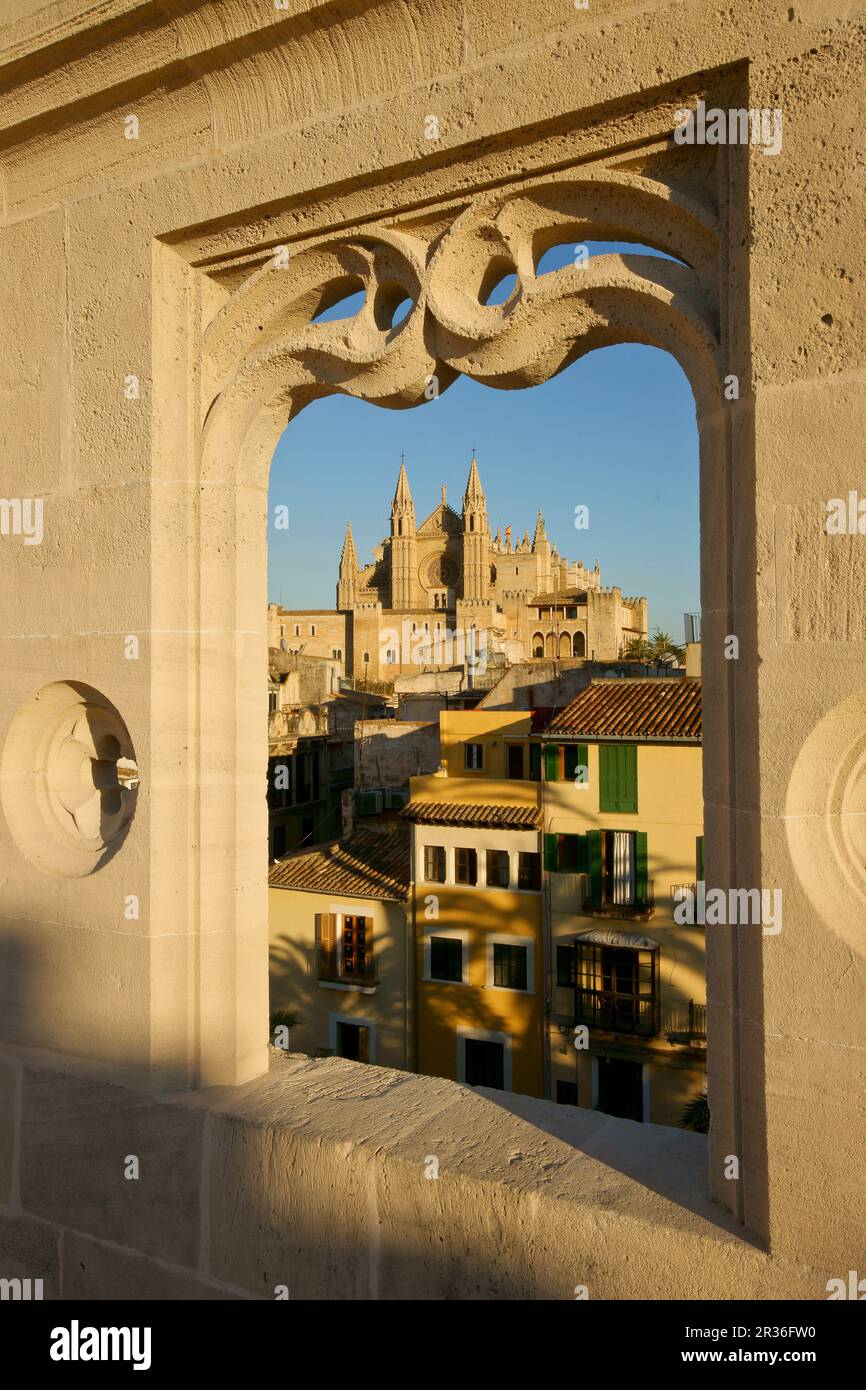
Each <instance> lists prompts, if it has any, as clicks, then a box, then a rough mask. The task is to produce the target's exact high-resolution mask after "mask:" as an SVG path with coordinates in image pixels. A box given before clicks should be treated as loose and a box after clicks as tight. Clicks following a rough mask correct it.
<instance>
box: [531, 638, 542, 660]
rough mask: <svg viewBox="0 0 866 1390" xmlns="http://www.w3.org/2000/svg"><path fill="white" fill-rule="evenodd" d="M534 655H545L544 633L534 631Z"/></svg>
mask: <svg viewBox="0 0 866 1390" xmlns="http://www.w3.org/2000/svg"><path fill="white" fill-rule="evenodd" d="M531 650H532V655H533V656H534V657H539V656H544V633H543V632H534V633H533V634H532V646H531Z"/></svg>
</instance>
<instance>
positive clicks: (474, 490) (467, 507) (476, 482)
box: [463, 454, 487, 512]
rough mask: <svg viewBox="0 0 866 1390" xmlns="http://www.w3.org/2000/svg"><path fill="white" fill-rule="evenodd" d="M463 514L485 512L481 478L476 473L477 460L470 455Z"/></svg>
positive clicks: (485, 506)
mask: <svg viewBox="0 0 866 1390" xmlns="http://www.w3.org/2000/svg"><path fill="white" fill-rule="evenodd" d="M463 510H464V512H470V511H472V512H486V510H487V498H486V497H485V496H484V489H483V487H482V486H481V478H480V476H479V473H478V460H477V458H476V457H475V455H474V454H473V455H472V461H471V463H470V464H469V478H468V481H467V483H466V491H465V493H464V494H463Z"/></svg>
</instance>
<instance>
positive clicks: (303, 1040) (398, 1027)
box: [268, 887, 412, 1070]
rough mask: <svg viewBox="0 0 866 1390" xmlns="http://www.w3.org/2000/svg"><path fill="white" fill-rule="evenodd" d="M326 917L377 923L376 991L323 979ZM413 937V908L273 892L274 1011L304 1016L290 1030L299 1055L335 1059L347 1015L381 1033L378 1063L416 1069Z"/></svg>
mask: <svg viewBox="0 0 866 1390" xmlns="http://www.w3.org/2000/svg"><path fill="white" fill-rule="evenodd" d="M321 912H346V913H347V914H350V915H353V916H361V917H369V918H371V919H372V922H373V952H374V958H375V960H376V962H377V966H378V972H379V973H378V980H377V983H376V985H375V987H374V988H372V989H362V988H360V987H358V986H355V985H341V984H335V983H332V982H323V981H320V980H319V979H318V973H317V960H316V914H317V913H321ZM408 930H409V929H408V927H407V907H406V903H405V902H397V901H383V900H381V899H378V898H358V897H351V896H343V895H341V894H327V893H314V892H304V891H301V890H299V889H294V888H274V887H269V889H268V939H269V947H270V968H269V974H270V1001H271V1010H272V1011H273V1010H275V1009H282V1008H285V1009H292V1010H295V1011H296V1012H297V1013H298V1014H299V1015H300V1019H299V1022H298V1024H297V1026H296V1027H293V1028H292V1029H291V1030H290V1038H289V1044H288V1045H289V1049H290V1050H291V1051H293V1052H307V1053H309V1054H310V1055H312V1056H322V1055H325V1054H328V1055H330V1054H331V1053H332V1052H333V1050H334V1024H335V1022H336V1020H337V1017H338V1016H341V1017H343V1018H344V1019H345V1020H346V1021H351V1022H355V1023H361V1024H369V1025H371V1026H372V1029H373V1030H375V1038H374V1040H373V1039H371V1053H370V1062H371V1063H374V1064H378V1065H380V1066H384V1067H397V1068H398V1069H400V1070H411V1069H412V1042H411V1039H412V1025H411V1014H410V1007H411V986H410V977H409V976H407V970H408V969H409V965H410V952H409V949H408V941H409V935H408Z"/></svg>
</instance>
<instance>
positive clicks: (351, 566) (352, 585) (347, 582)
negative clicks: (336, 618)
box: [337, 521, 358, 609]
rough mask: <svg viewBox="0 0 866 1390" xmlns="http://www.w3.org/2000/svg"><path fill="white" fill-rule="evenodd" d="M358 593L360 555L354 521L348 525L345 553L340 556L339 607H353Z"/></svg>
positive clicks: (344, 545) (344, 542)
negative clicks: (356, 551)
mask: <svg viewBox="0 0 866 1390" xmlns="http://www.w3.org/2000/svg"><path fill="white" fill-rule="evenodd" d="M357 593H358V556H357V554H356V553H355V538H354V536H353V535H352V523H351V521H350V522H349V524H348V526H347V527H346V539H345V540H344V541H343V553H342V555H341V556H340V577H339V579H338V581H337V608H338V609H346V608H351V607H352V605H353V604H354V602H355V599H356V597H357Z"/></svg>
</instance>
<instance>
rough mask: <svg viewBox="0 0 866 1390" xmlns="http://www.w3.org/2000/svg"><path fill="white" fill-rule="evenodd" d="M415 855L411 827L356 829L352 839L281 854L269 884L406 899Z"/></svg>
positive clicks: (271, 872) (307, 889) (314, 890)
mask: <svg viewBox="0 0 866 1390" xmlns="http://www.w3.org/2000/svg"><path fill="white" fill-rule="evenodd" d="M409 854H410V849H409V830H408V827H405V826H402V825H398V826H397V828H396V829H395V830H389V832H388V833H387V834H377V833H376V832H375V831H373V830H356V831H355V832H354V834H353V835H350V836H349V838H348V839H346V840H337V841H335V842H334V843H333V844H330V845H323V846H321V847H320V848H319V849H314V850H300V851H297V852H296V853H294V854H287V855H285V856H284V857H283V858H282V859H277V860H276V861H275V862H274V863H273V864H272V865H271V867H270V869H269V870H268V886H269V887H271V888H303V889H305V890H306V891H307V892H315V893H333V894H342V895H343V896H345V897H352V898H396V899H402V898H405V897H407V896H408V893H409V881H410V872H409Z"/></svg>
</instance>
